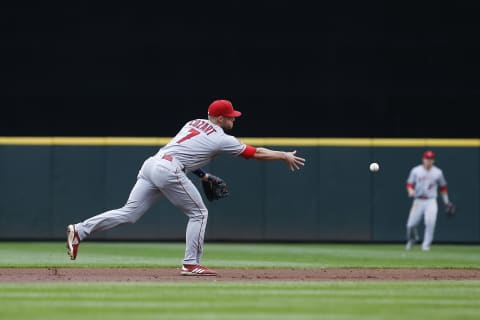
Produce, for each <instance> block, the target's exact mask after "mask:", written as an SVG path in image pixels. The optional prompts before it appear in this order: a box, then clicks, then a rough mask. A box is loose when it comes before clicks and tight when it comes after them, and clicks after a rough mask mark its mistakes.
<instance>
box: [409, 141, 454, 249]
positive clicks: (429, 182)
mask: <svg viewBox="0 0 480 320" xmlns="http://www.w3.org/2000/svg"><path fill="white" fill-rule="evenodd" d="M434 161H435V154H434V153H433V151H431V150H427V151H425V152H424V153H423V159H422V162H423V163H422V164H421V165H418V166H415V167H414V168H413V169H412V170H411V171H410V174H409V176H408V179H407V193H408V196H409V197H411V198H414V200H413V204H412V207H411V209H410V214H409V216H408V221H407V244H406V249H407V250H410V249H411V248H412V246H413V245H414V244H415V242H416V241H418V240H419V235H418V229H417V226H418V224H419V223H420V220H421V219H422V217H423V219H424V223H425V232H424V237H423V243H422V250H423V251H428V250H430V245H431V244H432V241H433V234H434V230H435V223H436V220H437V212H438V205H437V189H440V194H441V196H442V200H443V203H444V204H445V206H446V208H447V212H448V211H449V210H453V208H454V206H453V204H452V203H451V202H450V201H449V199H448V193H447V181H446V180H445V177H444V176H443V172H442V170H441V169H439V168H438V167H436V166H434V165H433V163H434Z"/></svg>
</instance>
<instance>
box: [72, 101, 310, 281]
mask: <svg viewBox="0 0 480 320" xmlns="http://www.w3.org/2000/svg"><path fill="white" fill-rule="evenodd" d="M239 116H241V112H240V111H237V110H234V108H233V106H232V103H231V102H230V101H228V100H215V101H213V102H212V103H211V104H210V106H209V107H208V119H195V120H191V121H189V122H187V123H186V124H185V125H184V126H183V128H182V129H181V130H180V131H179V132H178V133H177V135H176V136H175V137H174V138H173V139H172V140H171V141H170V142H169V143H168V144H167V145H165V146H164V147H162V148H160V150H159V151H158V152H157V153H156V154H155V155H153V156H151V157H149V158H148V159H146V160H145V162H144V163H143V165H142V167H141V169H140V171H139V173H138V176H137V182H136V184H135V185H134V186H133V189H132V190H131V193H130V196H129V198H128V200H127V202H126V204H125V205H124V206H123V207H122V208H119V209H115V210H110V211H106V212H104V213H101V214H99V215H96V216H94V217H91V218H89V219H87V220H85V221H83V222H79V223H76V224H70V225H68V226H67V253H68V255H69V256H70V258H71V259H72V260H75V259H76V257H77V254H78V248H79V245H80V242H81V241H83V240H85V239H86V238H87V237H88V236H90V235H91V234H92V233H93V232H96V231H100V230H107V229H111V228H113V227H116V226H118V225H121V224H125V223H135V222H136V221H137V220H138V219H139V218H140V217H142V216H143V214H144V213H145V212H146V211H147V210H148V209H149V208H150V207H151V206H152V205H153V204H154V203H155V202H156V201H157V200H159V199H160V198H162V197H165V198H167V199H168V200H169V201H170V202H171V203H172V204H173V205H175V206H176V207H177V208H179V209H180V210H182V211H183V212H184V213H185V215H187V217H188V224H187V229H186V250H185V256H184V259H183V264H182V268H181V274H182V275H194V276H215V275H217V273H216V272H215V271H214V270H210V269H208V268H206V267H204V266H202V265H201V264H200V258H201V256H202V252H203V243H204V234H205V228H206V226H207V218H208V210H207V208H206V206H205V204H204V202H203V200H202V197H201V194H200V192H199V191H198V189H197V188H196V187H195V185H194V184H193V183H192V181H190V179H189V178H188V177H187V173H188V172H193V173H194V174H196V175H197V176H199V177H200V179H202V182H203V181H207V180H208V181H217V180H221V179H219V178H218V177H215V176H214V175H212V174H209V173H206V172H204V171H203V170H202V169H201V168H202V167H204V166H205V165H207V164H208V163H209V162H210V161H211V160H212V159H213V158H214V157H216V156H217V155H220V154H230V155H233V156H240V157H243V158H245V159H250V158H253V159H257V160H281V161H284V162H285V163H286V164H287V165H288V166H289V168H290V169H291V170H292V171H295V170H298V169H300V167H301V166H303V165H304V163H305V159H304V158H301V157H298V156H297V155H296V151H291V152H286V151H276V150H270V149H267V148H260V147H258V148H257V147H253V146H250V145H246V144H243V143H242V142H240V141H239V140H238V139H237V138H235V137H233V136H231V135H228V134H226V133H225V132H224V130H230V129H232V128H233V124H234V122H235V119H236V118H237V117H239Z"/></svg>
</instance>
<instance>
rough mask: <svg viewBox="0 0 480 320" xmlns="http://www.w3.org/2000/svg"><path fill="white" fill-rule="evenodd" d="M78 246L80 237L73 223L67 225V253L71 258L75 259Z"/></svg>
mask: <svg viewBox="0 0 480 320" xmlns="http://www.w3.org/2000/svg"><path fill="white" fill-rule="evenodd" d="M79 246H80V237H79V236H78V232H77V230H76V228H75V225H74V224H70V225H68V227H67V253H68V255H69V256H70V259H71V260H75V259H77V253H78V247H79Z"/></svg>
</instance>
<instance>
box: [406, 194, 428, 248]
mask: <svg viewBox="0 0 480 320" xmlns="http://www.w3.org/2000/svg"><path fill="white" fill-rule="evenodd" d="M424 210H425V206H424V203H423V200H419V199H415V200H413V203H412V207H411V208H410V213H409V215H408V220H407V241H410V240H412V239H414V238H415V232H416V228H417V226H418V224H419V223H420V221H421V219H422V216H423V213H424Z"/></svg>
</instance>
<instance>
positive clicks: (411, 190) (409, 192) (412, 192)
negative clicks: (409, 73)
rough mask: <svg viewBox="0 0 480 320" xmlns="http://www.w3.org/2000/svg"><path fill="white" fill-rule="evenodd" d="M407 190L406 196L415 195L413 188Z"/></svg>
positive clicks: (411, 196)
mask: <svg viewBox="0 0 480 320" xmlns="http://www.w3.org/2000/svg"><path fill="white" fill-rule="evenodd" d="M407 192H408V196H409V197H410V198H413V197H415V190H414V189H408V190H407Z"/></svg>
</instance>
